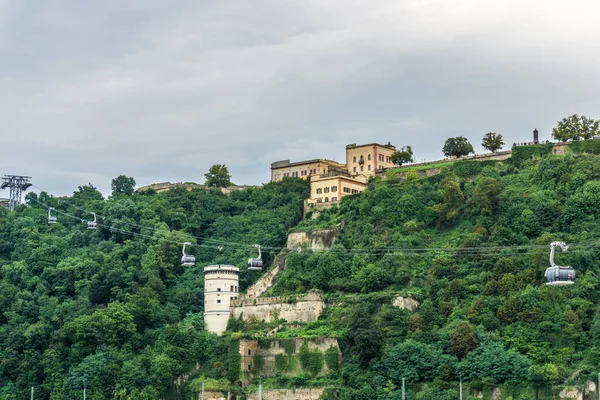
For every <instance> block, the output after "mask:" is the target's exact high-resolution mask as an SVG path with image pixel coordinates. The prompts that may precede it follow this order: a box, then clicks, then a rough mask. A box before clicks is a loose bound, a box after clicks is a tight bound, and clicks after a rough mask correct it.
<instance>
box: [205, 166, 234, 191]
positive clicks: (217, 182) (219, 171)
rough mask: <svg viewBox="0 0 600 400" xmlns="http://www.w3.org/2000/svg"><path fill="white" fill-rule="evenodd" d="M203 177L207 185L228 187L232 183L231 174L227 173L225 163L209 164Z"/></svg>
mask: <svg viewBox="0 0 600 400" xmlns="http://www.w3.org/2000/svg"><path fill="white" fill-rule="evenodd" d="M204 177H205V178H206V182H205V183H204V184H205V185H206V186H209V187H228V186H231V185H232V183H231V175H229V170H228V169H227V166H226V165H225V164H215V165H213V166H211V167H210V169H209V170H208V172H207V173H206V174H204Z"/></svg>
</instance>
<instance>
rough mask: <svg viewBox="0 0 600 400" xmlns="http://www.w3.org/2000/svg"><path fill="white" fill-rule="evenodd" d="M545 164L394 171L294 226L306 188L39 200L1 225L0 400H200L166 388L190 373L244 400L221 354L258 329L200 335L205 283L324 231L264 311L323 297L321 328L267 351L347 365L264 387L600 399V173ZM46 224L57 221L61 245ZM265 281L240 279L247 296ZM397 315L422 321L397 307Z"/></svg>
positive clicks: (376, 394) (591, 166) (582, 163)
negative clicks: (329, 340) (564, 274)
mask: <svg viewBox="0 0 600 400" xmlns="http://www.w3.org/2000/svg"><path fill="white" fill-rule="evenodd" d="M590 143H592V142H590ZM577 146H579V147H578V148H577V150H579V151H581V150H586V151H588V152H589V151H595V148H581V147H582V145H581V144H577ZM551 148H552V147H551V145H540V146H528V147H524V148H520V149H519V148H516V149H514V154H513V157H512V159H510V160H507V161H505V162H478V161H458V162H455V163H454V164H452V165H450V166H447V167H444V168H442V170H441V171H440V172H439V174H437V175H435V176H432V177H427V178H419V177H417V176H416V175H410V174H409V176H408V177H407V178H408V180H407V181H401V180H400V178H399V175H398V173H397V171H390V172H388V174H387V176H386V179H385V180H383V179H381V178H376V179H374V180H372V181H371V182H370V183H369V187H368V190H366V191H365V192H364V193H362V194H356V195H352V196H348V197H346V198H344V200H343V201H342V203H341V204H340V205H339V207H338V206H335V207H333V208H330V209H328V210H326V211H323V212H322V213H321V215H320V216H318V217H317V218H315V219H311V218H310V217H311V215H308V216H307V218H306V219H305V220H301V217H302V215H301V214H302V200H303V199H304V198H306V197H307V196H308V183H307V182H303V181H301V180H299V179H286V180H284V181H283V182H281V183H270V184H267V185H265V187H264V188H262V189H247V190H244V191H240V192H233V193H232V194H231V195H230V196H225V195H223V194H221V192H220V191H218V190H208V191H205V190H200V189H197V190H192V191H189V192H188V191H185V190H183V189H181V190H179V189H174V190H170V191H167V192H163V193H159V194H156V193H149V192H146V193H135V194H133V195H127V194H121V193H113V195H112V196H111V197H110V198H109V199H107V200H104V199H102V196H101V194H100V193H98V192H97V191H96V190H94V189H93V188H92V187H90V186H82V187H80V188H79V189H78V190H77V191H76V192H75V193H74V195H73V196H72V197H69V198H65V199H62V201H61V199H57V198H50V197H49V196H48V195H47V194H45V193H39V194H30V201H29V206H22V207H20V208H19V209H18V210H17V211H16V212H14V213H9V212H8V211H6V210H3V209H0V268H1V269H0V274H1V275H0V278H1V280H0V359H1V361H0V398H2V399H21V398H25V397H26V396H27V394H28V393H29V388H30V387H31V386H35V387H36V388H37V390H38V392H37V393H39V394H38V397H36V398H52V399H71V398H79V397H81V396H80V394H81V389H82V387H83V385H84V382H85V384H86V387H88V388H89V392H88V393H89V397H90V398H93V399H113V398H114V399H128V398H132V399H156V398H158V397H159V396H161V395H162V396H166V397H168V398H172V399H180V398H181V399H187V398H189V396H190V394H191V392H192V390H194V389H195V388H194V387H192V386H191V385H186V384H182V385H173V380H174V379H175V378H176V377H178V376H180V375H182V374H185V373H187V372H188V371H190V370H191V369H192V368H193V367H194V366H195V365H198V367H199V370H198V371H196V372H195V376H205V377H206V378H207V379H212V380H220V381H219V382H226V381H227V380H229V381H231V382H232V389H234V391H235V390H239V388H238V387H237V386H236V385H237V384H238V380H239V365H238V366H237V367H236V366H235V365H233V364H235V361H236V360H237V359H236V358H235V357H230V354H231V352H228V349H229V348H231V347H232V346H231V345H232V344H234V343H235V341H234V339H235V338H239V337H240V336H244V335H252V336H255V337H256V336H258V337H261V330H262V328H266V326H261V324H260V323H243V322H242V321H232V322H231V324H230V331H229V332H228V333H227V334H226V335H224V336H223V337H217V336H215V335H212V334H209V333H207V332H206V331H205V330H204V327H203V321H202V319H203V318H202V298H203V297H202V285H203V278H202V273H201V271H202V270H201V266H202V265H205V264H208V263H215V262H221V263H230V264H233V265H238V266H241V267H242V266H244V265H245V264H244V263H245V260H246V259H247V258H248V257H250V256H252V255H253V254H254V253H253V250H252V248H251V247H249V245H251V244H253V243H260V244H261V245H263V246H265V247H266V248H267V252H266V256H265V257H266V260H267V262H270V261H272V260H273V259H274V257H275V256H276V255H277V253H278V252H279V250H280V249H283V248H284V247H285V240H286V235H287V233H288V232H289V231H293V230H310V229H316V228H329V227H335V226H343V230H342V233H341V236H340V238H339V239H338V240H337V242H336V243H335V245H334V247H333V248H332V249H330V250H326V251H320V252H310V251H301V252H298V251H290V252H289V253H288V255H287V262H286V268H285V269H284V270H283V272H281V274H280V276H279V277H278V279H277V281H276V284H275V285H274V286H273V287H272V288H271V289H270V290H269V292H268V294H271V295H283V294H298V293H305V292H307V291H309V290H310V289H319V290H321V291H323V292H324V297H325V301H326V304H327V307H326V309H325V311H324V314H323V315H322V317H321V319H320V320H319V321H317V322H314V323H309V324H306V325H305V326H302V327H297V328H293V327H290V328H288V329H287V330H286V329H282V330H280V331H279V332H277V334H276V337H281V338H285V337H295V336H300V337H307V338H308V337H315V336H336V337H338V338H339V339H340V346H341V348H342V352H343V363H342V364H341V366H339V368H331V371H330V373H329V375H327V376H324V377H318V376H309V375H300V376H298V377H296V378H289V377H285V376H281V377H276V378H271V379H269V380H264V381H263V383H264V384H265V385H270V386H272V387H283V386H310V385H316V384H319V385H327V386H330V387H333V388H335V389H337V390H334V391H330V392H327V393H328V394H327V396H329V397H333V398H338V399H361V400H362V399H364V400H367V399H369V400H372V399H381V400H392V399H399V398H401V397H400V391H399V390H400V387H401V382H402V378H403V377H404V378H406V380H407V383H408V392H409V397H408V398H409V399H420V400H427V399H431V400H433V399H436V400H438V399H441V400H444V399H455V398H456V395H457V382H458V380H459V377H460V376H461V375H462V378H463V381H464V382H466V384H467V385H468V387H469V390H481V389H485V388H490V387H494V386H498V385H504V389H505V393H506V396H511V397H512V398H513V399H515V400H516V399H533V398H535V396H536V395H537V396H538V398H540V399H544V398H551V394H552V393H553V391H556V390H557V389H559V388H563V387H565V386H569V385H570V386H576V387H578V386H581V385H582V384H583V383H584V382H585V381H586V380H587V379H590V378H591V379H592V380H595V379H596V378H597V373H598V372H600V318H599V317H598V311H599V308H598V300H599V299H600V291H599V290H598V288H599V287H600V270H599V266H600V251H599V248H598V246H599V242H598V239H597V237H598V234H599V233H600V220H599V219H600V181H599V180H598V179H599V178H600V156H596V155H577V154H571V153H569V154H567V155H564V156H552V155H550V150H551ZM45 205H49V206H52V207H55V208H56V209H57V211H58V212H57V213H56V215H57V216H58V218H59V223H57V224H56V225H53V226H48V225H47V223H46V221H47V208H45ZM84 210H86V211H95V212H97V213H98V215H99V216H101V217H104V218H100V217H99V219H98V222H99V224H100V226H99V229H97V230H96V231H90V230H87V229H86V225H85V223H82V222H81V220H80V219H86V220H87V219H90V215H89V214H87V213H86V212H85V211H84ZM65 214H68V215H65ZM70 216H73V217H74V218H71V217H70ZM342 222H343V224H342ZM340 224H341V225H340ZM109 227H112V229H110V228H109ZM555 240H562V241H565V242H567V243H569V244H571V247H570V248H569V250H568V252H567V253H561V254H557V256H556V259H557V263H558V264H560V265H571V266H573V267H574V268H575V269H576V270H577V282H576V284H574V285H572V286H569V287H547V286H545V285H544V277H543V274H544V271H545V269H546V268H547V267H548V255H549V243H550V242H551V241H555ZM184 241H190V242H193V243H195V244H196V246H192V248H191V250H190V251H191V252H192V253H194V254H195V255H196V256H197V266H196V267H191V268H185V267H181V266H180V265H179V259H180V256H181V246H180V245H179V244H178V243H181V242H184ZM218 247H222V249H221V250H219V249H218ZM256 278H257V274H254V275H253V274H251V273H250V272H249V271H247V269H246V268H245V267H243V268H242V274H241V279H242V289H243V288H244V287H246V286H247V285H248V284H249V283H250V282H251V281H253V280H255V279H256ZM399 295H400V296H403V297H407V296H412V297H413V298H414V299H416V300H417V301H419V303H420V306H419V307H418V308H417V309H416V310H414V311H409V310H404V309H400V308H397V307H394V306H392V300H393V299H394V298H395V297H397V296H399ZM228 353H229V354H228ZM236 368H237V369H236ZM317 371H318V369H317ZM51 396H52V397H51ZM240 397H242V396H240ZM240 397H238V398H240ZM465 398H467V396H465ZM505 398H508V397H505Z"/></svg>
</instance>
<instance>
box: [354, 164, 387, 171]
mask: <svg viewBox="0 0 600 400" xmlns="http://www.w3.org/2000/svg"><path fill="white" fill-rule="evenodd" d="M367 167H368V168H367V169H368V170H369V171H370V170H371V164H369V165H367ZM382 168H383V165H380V166H379V169H382ZM364 170H365V166H364V165H361V166H360V172H363V171H364ZM352 172H356V167H353V168H352Z"/></svg>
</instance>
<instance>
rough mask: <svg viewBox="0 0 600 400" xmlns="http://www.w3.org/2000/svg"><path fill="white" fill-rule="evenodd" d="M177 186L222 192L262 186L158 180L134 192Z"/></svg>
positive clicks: (160, 189)
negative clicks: (220, 186) (215, 184)
mask: <svg viewBox="0 0 600 400" xmlns="http://www.w3.org/2000/svg"><path fill="white" fill-rule="evenodd" d="M178 187H183V188H185V189H187V190H192V189H206V190H208V189H220V190H221V192H223V193H224V194H230V193H231V192H233V191H236V190H244V189H247V188H262V186H246V185H234V186H228V187H226V188H214V187H209V186H205V185H199V184H197V183H192V182H186V183H183V182H176V183H171V182H160V183H152V184H150V185H146V186H141V187H139V188H137V189H136V192H143V191H145V190H154V191H155V192H157V193H160V192H164V191H165V190H171V189H175V188H178Z"/></svg>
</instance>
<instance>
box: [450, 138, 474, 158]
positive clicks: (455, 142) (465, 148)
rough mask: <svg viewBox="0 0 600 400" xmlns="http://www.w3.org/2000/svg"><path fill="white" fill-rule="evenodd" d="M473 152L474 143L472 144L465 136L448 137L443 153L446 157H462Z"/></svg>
mask: <svg viewBox="0 0 600 400" xmlns="http://www.w3.org/2000/svg"><path fill="white" fill-rule="evenodd" d="M473 152H474V150H473V145H471V143H469V141H468V140H467V138H466V137H464V136H457V137H452V138H449V139H446V142H444V147H443V148H442V153H444V155H445V156H446V157H462V156H466V155H468V154H471V153H473Z"/></svg>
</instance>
